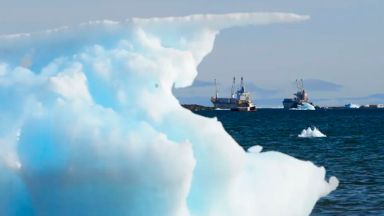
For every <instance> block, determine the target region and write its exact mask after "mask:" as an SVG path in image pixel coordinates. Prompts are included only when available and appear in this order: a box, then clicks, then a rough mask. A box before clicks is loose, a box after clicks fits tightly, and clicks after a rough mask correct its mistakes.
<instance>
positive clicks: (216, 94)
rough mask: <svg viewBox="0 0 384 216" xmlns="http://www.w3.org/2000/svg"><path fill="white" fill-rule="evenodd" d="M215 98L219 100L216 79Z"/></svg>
mask: <svg viewBox="0 0 384 216" xmlns="http://www.w3.org/2000/svg"><path fill="white" fill-rule="evenodd" d="M215 97H216V99H217V98H218V92H217V83H216V79H215Z"/></svg>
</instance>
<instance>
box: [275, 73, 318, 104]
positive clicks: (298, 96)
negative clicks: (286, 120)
mask: <svg viewBox="0 0 384 216" xmlns="http://www.w3.org/2000/svg"><path fill="white" fill-rule="evenodd" d="M296 86H297V89H298V91H297V92H296V93H295V94H293V95H294V96H295V97H294V98H285V99H284V100H283V106H284V109H290V110H315V106H314V105H313V103H312V102H311V101H309V97H308V93H307V92H306V91H305V89H304V82H303V79H300V80H296Z"/></svg>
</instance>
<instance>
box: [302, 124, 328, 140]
mask: <svg viewBox="0 0 384 216" xmlns="http://www.w3.org/2000/svg"><path fill="white" fill-rule="evenodd" d="M297 136H298V137H300V138H316V137H327V136H326V135H325V134H323V133H322V132H321V131H320V130H319V129H317V128H316V127H314V128H313V129H312V128H311V127H308V128H307V129H303V130H302V131H301V133H300V134H299V135H297Z"/></svg>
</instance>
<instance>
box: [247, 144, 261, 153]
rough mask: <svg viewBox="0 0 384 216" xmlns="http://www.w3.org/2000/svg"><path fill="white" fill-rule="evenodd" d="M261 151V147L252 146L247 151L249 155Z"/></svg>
mask: <svg viewBox="0 0 384 216" xmlns="http://www.w3.org/2000/svg"><path fill="white" fill-rule="evenodd" d="M262 150H263V146H259V145H254V146H251V147H249V148H248V149H247V152H249V153H260V152H261V151H262Z"/></svg>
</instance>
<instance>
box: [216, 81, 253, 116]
mask: <svg viewBox="0 0 384 216" xmlns="http://www.w3.org/2000/svg"><path fill="white" fill-rule="evenodd" d="M235 87H236V78H235V77H233V82H232V88H231V95H230V97H228V98H225V97H219V96H218V90H217V84H216V79H215V96H213V97H211V102H212V103H213V106H214V107H215V109H230V110H233V111H254V110H256V106H255V105H254V104H253V103H252V99H251V94H250V93H249V92H247V91H245V88H244V80H243V77H241V82H240V86H239V88H238V89H237V90H236V91H235Z"/></svg>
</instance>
